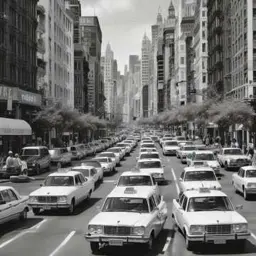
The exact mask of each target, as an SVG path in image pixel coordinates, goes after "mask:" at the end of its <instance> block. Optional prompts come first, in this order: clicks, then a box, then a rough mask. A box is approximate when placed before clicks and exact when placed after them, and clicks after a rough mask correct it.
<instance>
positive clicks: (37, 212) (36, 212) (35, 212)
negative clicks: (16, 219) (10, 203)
mask: <svg viewBox="0 0 256 256" xmlns="http://www.w3.org/2000/svg"><path fill="white" fill-rule="evenodd" d="M32 211H33V213H34V215H38V214H39V213H40V209H39V208H33V209H32Z"/></svg>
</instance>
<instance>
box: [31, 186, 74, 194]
mask: <svg viewBox="0 0 256 256" xmlns="http://www.w3.org/2000/svg"><path fill="white" fill-rule="evenodd" d="M75 190H76V188H75V187H73V186H72V187H66V186H63V187H60V186H52V187H47V186H45V187H41V188H39V189H37V190H35V191H33V192H32V193H31V194H30V196H65V195H68V194H70V193H72V192H73V191H75Z"/></svg>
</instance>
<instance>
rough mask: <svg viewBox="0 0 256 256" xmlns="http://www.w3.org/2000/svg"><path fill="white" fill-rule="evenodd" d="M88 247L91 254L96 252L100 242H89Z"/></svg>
mask: <svg viewBox="0 0 256 256" xmlns="http://www.w3.org/2000/svg"><path fill="white" fill-rule="evenodd" d="M90 247H91V251H92V253H93V254H97V253H98V252H99V250H100V244H99V243H98V242H90Z"/></svg>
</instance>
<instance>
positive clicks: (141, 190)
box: [85, 186, 168, 254]
mask: <svg viewBox="0 0 256 256" xmlns="http://www.w3.org/2000/svg"><path fill="white" fill-rule="evenodd" d="M167 213H168V212H167V206H166V203H165V201H164V200H163V197H160V196H159V195H158V194H157V193H156V192H155V190H154V189H152V187H144V186H143V187H136V188H135V187H119V186H118V187H115V188H114V189H113V190H112V192H111V193H110V194H109V195H108V196H107V198H106V199H105V201H104V203H103V206H102V208H101V210H100V212H99V213H98V214H97V215H96V216H95V217H94V218H93V219H92V220H91V221H90V222H89V224H88V231H87V233H86V234H85V238H86V240H87V241H89V242H90V246H91V250H92V252H93V253H95V254H96V253H98V252H99V251H100V248H102V247H103V246H117V247H121V246H123V245H125V244H140V245H144V246H145V249H146V250H151V249H152V246H153V242H154V240H155V239H156V238H157V237H158V235H159V234H160V232H161V231H162V230H163V227H164V224H165V222H166V219H167Z"/></svg>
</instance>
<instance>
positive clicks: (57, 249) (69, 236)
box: [49, 231, 76, 256]
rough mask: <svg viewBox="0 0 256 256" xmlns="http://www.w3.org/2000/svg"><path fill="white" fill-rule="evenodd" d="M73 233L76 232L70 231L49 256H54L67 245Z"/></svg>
mask: <svg viewBox="0 0 256 256" xmlns="http://www.w3.org/2000/svg"><path fill="white" fill-rule="evenodd" d="M75 233H76V231H71V232H70V233H69V235H68V236H67V237H66V238H65V239H64V240H63V242H62V243H61V244H60V245H59V246H58V247H57V248H56V249H55V250H54V251H53V252H52V253H51V254H50V255H49V256H54V255H56V254H57V253H58V252H59V250H60V249H61V248H62V247H64V246H65V245H66V244H67V243H68V241H69V240H70V239H71V238H72V237H73V235H74V234H75Z"/></svg>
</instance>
